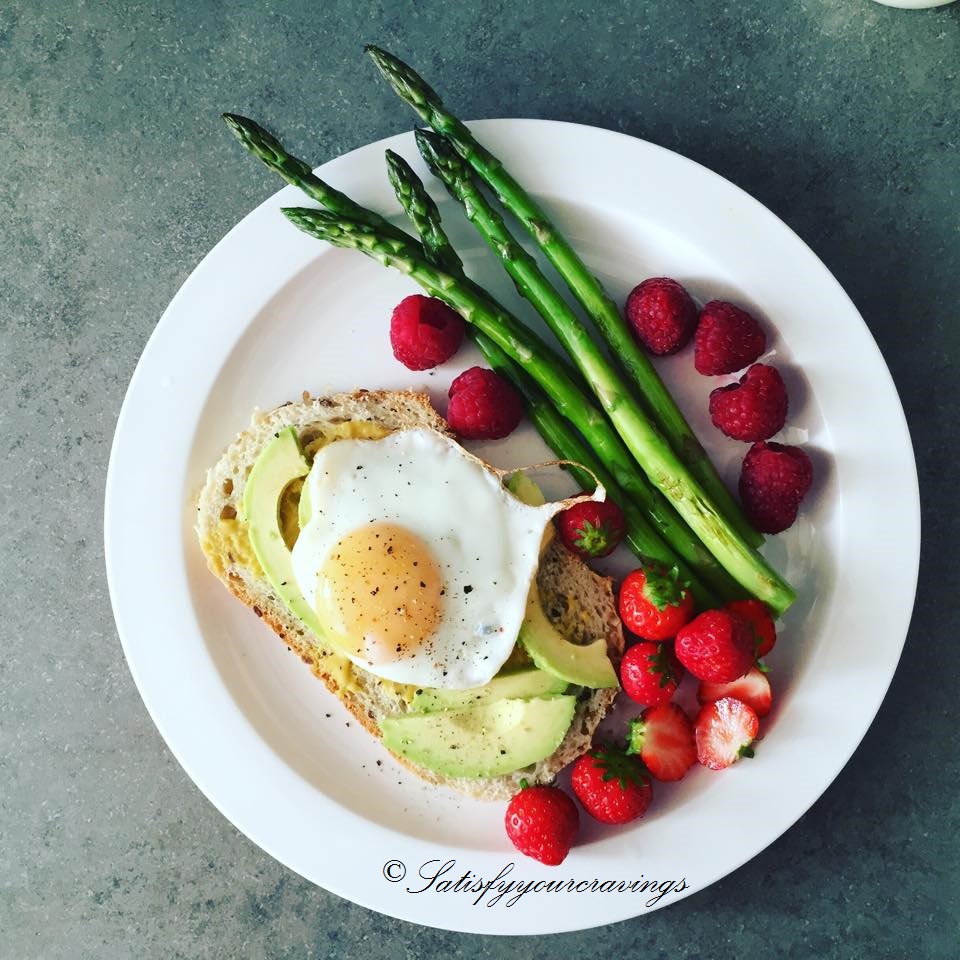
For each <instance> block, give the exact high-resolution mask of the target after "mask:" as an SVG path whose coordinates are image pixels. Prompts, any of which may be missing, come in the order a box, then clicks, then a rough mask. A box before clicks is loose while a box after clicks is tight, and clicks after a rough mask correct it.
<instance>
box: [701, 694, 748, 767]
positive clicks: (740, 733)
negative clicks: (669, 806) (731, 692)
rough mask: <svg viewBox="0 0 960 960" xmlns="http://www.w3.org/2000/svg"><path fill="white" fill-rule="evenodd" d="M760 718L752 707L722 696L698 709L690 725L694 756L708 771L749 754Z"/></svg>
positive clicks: (728, 764) (727, 764) (725, 765)
mask: <svg viewBox="0 0 960 960" xmlns="http://www.w3.org/2000/svg"><path fill="white" fill-rule="evenodd" d="M759 727H760V721H759V720H758V719H757V714H756V713H755V712H754V710H753V708H752V707H748V706H747V705H746V704H745V703H743V702H742V701H741V700H737V699H736V698H734V697H723V698H722V699H720V700H715V701H714V702H713V703H707V704H705V705H704V706H703V707H701V708H700V713H698V714H697V719H696V722H695V723H694V725H693V729H694V735H695V736H696V741H697V759H698V760H699V761H700V762H701V763H702V764H703V765H704V766H705V767H709V768H710V769H711V770H723V769H724V767H729V766H730V764H731V763H735V762H736V761H737V760H739V759H740V757H752V756H753V749H752V748H751V746H750V745H751V744H752V743H753V741H754V740H755V739H756V736H757V730H758V729H759Z"/></svg>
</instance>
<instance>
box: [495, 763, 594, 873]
mask: <svg viewBox="0 0 960 960" xmlns="http://www.w3.org/2000/svg"><path fill="white" fill-rule="evenodd" d="M520 785H521V787H522V789H521V790H520V792H519V793H516V794H514V796H513V798H512V799H511V800H510V803H509V804H508V806H507V813H506V816H505V817H504V825H505V826H506V828H507V836H508V837H509V838H510V840H511V842H512V843H513V845H514V846H515V847H516V848H517V849H518V850H519V851H520V852H521V853H522V854H525V855H526V856H528V857H532V858H533V859H534V860H539V861H540V863H545V864H547V865H548V866H551V867H555V866H556V865H557V864H558V863H563V861H564V859H565V858H566V856H567V854H568V853H569V852H570V848H571V847H572V846H573V841H574V840H575V839H576V836H577V830H578V829H579V828H580V814H579V813H578V812H577V805H576V804H575V803H574V802H573V800H571V799H570V797H569V796H568V795H567V794H565V793H564V792H563V791H562V790H561V789H560V788H559V787H528V786H527V782H526V780H521V781H520Z"/></svg>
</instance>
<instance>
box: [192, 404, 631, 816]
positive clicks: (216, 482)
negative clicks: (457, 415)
mask: <svg viewBox="0 0 960 960" xmlns="http://www.w3.org/2000/svg"><path fill="white" fill-rule="evenodd" d="M345 423H351V424H356V425H358V429H364V426H368V427H369V429H370V431H371V432H373V433H376V432H380V431H383V432H390V431H394V430H402V429H410V428H414V427H427V428H430V429H433V430H437V431H438V432H440V433H443V434H448V430H447V425H446V423H445V422H444V420H443V419H442V418H441V417H440V416H439V415H438V414H437V413H436V411H435V410H434V409H433V407H432V406H431V405H430V400H429V398H428V397H427V395H426V394H422V393H408V392H395V391H367V390H359V391H356V392H354V393H342V394H334V395H332V396H328V397H319V398H313V399H311V398H309V397H308V395H306V394H305V395H304V399H303V400H302V401H297V402H295V403H288V404H285V405H283V406H281V407H277V408H276V409H275V410H271V411H269V412H267V413H257V414H255V415H254V417H253V421H252V423H251V425H250V427H249V428H248V429H246V430H244V431H243V432H241V433H240V434H239V435H238V436H237V437H236V439H235V440H234V441H233V442H232V443H231V444H230V446H229V447H227V449H226V451H225V452H224V453H223V455H222V456H221V457H220V459H219V460H218V461H217V463H216V464H215V465H214V466H213V467H212V468H211V469H210V470H209V471H208V473H207V479H206V483H205V484H204V487H203V490H202V491H201V493H200V497H199V500H198V506H197V528H196V529H197V535H198V537H199V540H200V545H201V548H202V549H203V552H204V554H205V556H206V558H207V564H208V566H209V567H210V570H211V571H212V572H213V573H214V574H215V575H216V576H217V577H218V578H219V579H220V580H221V581H222V582H223V583H224V584H225V585H226V587H227V588H228V589H229V590H230V591H231V592H232V593H233V594H234V595H235V596H236V597H238V598H239V599H240V600H241V601H243V603H245V604H246V605H247V606H248V607H250V608H252V609H253V611H254V613H256V614H257V616H259V617H260V618H261V619H262V620H263V621H264V622H265V623H267V624H268V625H269V626H270V627H271V628H272V629H273V630H274V632H275V633H276V634H277V635H278V636H279V637H280V639H281V640H282V641H283V642H284V643H285V644H286V645H287V646H288V647H290V648H291V649H292V650H295V651H296V652H297V653H298V654H299V656H300V657H301V659H302V660H303V661H304V662H305V663H306V664H308V665H309V666H310V667H311V669H312V670H313V672H314V673H315V674H316V675H317V676H318V677H319V678H320V679H321V680H323V682H324V683H325V684H326V686H327V687H328V689H329V690H330V691H331V692H332V693H334V694H335V695H336V696H337V697H338V698H339V699H340V700H341V701H342V702H343V704H344V705H345V706H346V707H347V709H348V710H349V711H350V712H351V713H352V714H353V715H354V716H355V717H356V718H357V719H358V720H359V721H360V723H362V724H363V726H364V727H365V728H366V729H367V730H368V731H369V732H370V733H371V734H373V736H375V737H378V738H379V736H380V727H379V721H380V719H381V718H382V717H385V716H388V715H390V714H398V713H404V712H406V711H407V710H408V697H406V696H405V695H404V692H405V691H404V688H402V687H400V686H399V685H397V684H392V683H389V682H385V681H382V680H381V679H380V678H379V677H376V676H374V675H373V674H370V673H368V672H367V671H364V670H362V669H361V668H359V667H356V666H353V665H351V666H350V668H349V672H348V673H347V674H345V673H344V670H343V668H342V667H341V666H340V661H339V660H338V658H336V657H335V656H334V655H333V654H332V651H331V650H330V649H329V648H327V647H326V646H325V645H324V641H323V638H322V637H317V636H315V635H314V634H313V633H311V632H310V631H309V630H308V629H307V628H306V627H305V626H304V625H303V624H302V623H301V622H300V621H299V620H298V619H297V618H296V617H294V616H293V615H292V614H291V613H290V612H289V611H288V610H287V608H286V606H285V605H284V604H283V603H282V602H281V601H280V600H279V598H278V597H277V596H276V595H275V593H274V591H273V588H272V587H271V585H270V583H269V581H268V580H267V579H266V577H265V576H264V574H263V571H262V570H261V569H260V566H259V564H258V563H257V561H256V557H255V556H254V555H253V551H252V549H251V548H250V545H249V540H248V539H247V534H246V528H245V526H244V524H243V522H242V520H241V519H239V516H238V514H239V512H240V504H241V502H242V499H243V491H244V486H245V484H246V480H247V477H248V475H249V473H250V470H251V468H252V467H253V464H254V462H255V461H256V459H257V457H258V455H259V454H260V451H261V450H262V449H263V447H264V446H265V445H266V444H267V442H269V441H270V440H271V439H272V438H273V437H274V435H275V434H276V432H277V431H278V430H281V429H282V428H284V427H287V426H293V427H295V428H296V430H297V432H298V435H299V437H300V441H301V444H302V445H303V446H304V447H309V446H310V445H311V443H313V442H315V441H317V440H318V438H322V437H324V436H325V435H328V434H330V433H335V432H336V431H337V428H338V425H342V424H345ZM352 429H353V428H352ZM537 585H538V587H539V589H540V595H541V599H542V601H543V606H544V610H545V611H546V613H547V616H548V617H549V618H550V620H551V621H552V622H553V623H554V624H555V626H556V627H557V629H558V630H559V631H560V632H561V633H562V634H563V635H564V636H566V637H567V638H568V639H570V640H571V641H573V642H575V643H590V642H592V641H594V640H596V639H597V638H600V637H602V638H604V639H605V640H606V643H607V649H608V651H609V654H610V657H611V659H612V660H613V662H614V664H615V665H616V664H618V663H619V659H620V656H621V654H622V653H623V643H624V641H623V630H622V627H621V624H620V618H619V617H618V615H617V607H616V602H615V600H614V596H613V590H612V586H611V581H610V579H609V578H607V577H601V576H599V575H597V574H596V573H594V572H593V571H592V570H590V569H589V568H588V567H587V566H586V564H584V563H583V562H581V561H580V560H578V559H577V558H576V557H574V556H573V555H572V554H570V553H569V551H567V550H566V549H565V548H564V547H562V546H560V545H559V544H558V543H556V542H554V543H553V544H552V545H551V546H550V547H549V548H548V549H547V551H546V552H545V554H544V556H543V558H542V560H541V563H540V567H539V570H538V573H537ZM616 693H617V691H616V690H615V689H612V690H611V689H606V690H594V691H588V692H586V693H585V695H584V696H583V697H581V699H580V700H579V701H578V703H577V707H576V711H575V713H574V719H573V722H572V724H571V726H570V729H569V730H568V732H567V735H566V737H565V738H564V739H563V741H562V743H561V744H560V746H559V747H558V748H557V750H556V751H555V752H554V753H553V754H551V755H550V756H549V757H547V758H546V759H544V760H541V761H540V762H539V763H537V764H535V765H534V766H533V767H528V768H525V769H524V770H520V771H516V772H514V773H511V774H508V775H505V776H501V777H493V778H487V779H472V778H466V777H460V778H451V777H445V776H442V775H440V774H437V773H434V772H433V771H430V770H426V769H424V768H422V767H419V766H417V765H416V764H413V763H411V762H410V761H408V760H406V759H404V758H400V757H398V758H397V759H398V760H400V762H402V763H403V764H404V765H405V766H407V767H409V768H410V769H411V770H413V771H414V772H415V773H416V774H418V775H419V776H420V777H422V778H423V779H424V780H427V781H429V782H430V783H436V784H443V785H445V786H449V787H453V788H454V789H456V790H459V791H461V792H463V793H467V794H469V795H471V796H473V797H477V798H482V799H490V800H494V799H506V798H508V797H510V796H512V795H513V794H514V793H516V791H517V790H518V789H519V788H520V781H521V779H524V778H525V779H526V780H527V781H528V782H529V783H531V784H532V783H545V782H549V781H550V780H552V779H553V777H554V776H555V775H556V774H557V772H558V771H560V770H561V769H562V768H563V767H565V766H566V765H567V764H569V763H571V762H572V761H573V760H575V759H576V758H577V757H578V756H580V754H582V753H584V752H585V751H586V750H587V749H588V748H589V746H590V743H591V739H592V737H593V733H594V731H595V730H596V727H597V724H598V723H599V722H600V720H601V719H603V716H604V714H605V713H606V712H607V710H608V709H609V708H610V706H611V704H612V703H613V701H614V699H615V697H616Z"/></svg>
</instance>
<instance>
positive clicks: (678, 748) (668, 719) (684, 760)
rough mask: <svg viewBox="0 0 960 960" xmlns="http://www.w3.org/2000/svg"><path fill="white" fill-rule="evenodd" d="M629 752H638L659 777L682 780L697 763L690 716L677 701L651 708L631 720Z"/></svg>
mask: <svg viewBox="0 0 960 960" xmlns="http://www.w3.org/2000/svg"><path fill="white" fill-rule="evenodd" d="M627 753H636V754H639V755H640V759H641V760H642V761H643V762H644V764H645V765H646V768H647V769H648V770H649V771H650V772H651V773H652V774H653V775H654V776H655V777H656V778H657V779H658V780H682V779H683V775H684V774H685V773H686V772H687V771H688V770H689V769H690V768H691V767H692V766H693V765H694V764H695V763H696V762H697V744H696V741H695V740H694V736H693V724H692V723H691V722H690V718H689V717H688V716H687V715H686V714H685V713H684V712H683V710H682V709H681V707H680V706H679V705H678V704H676V703H664V704H661V705H660V706H657V707H648V708H647V709H646V710H644V711H643V713H642V714H640V716H639V717H638V718H637V719H636V720H631V721H630V733H629V735H628V737H627Z"/></svg>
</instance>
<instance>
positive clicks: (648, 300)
mask: <svg viewBox="0 0 960 960" xmlns="http://www.w3.org/2000/svg"><path fill="white" fill-rule="evenodd" d="M624 313H626V315H627V321H628V322H629V324H630V326H631V327H632V328H633V332H634V334H635V336H636V338H637V339H638V340H639V341H640V342H641V343H642V344H643V345H644V346H645V347H646V348H647V350H649V351H650V353H652V354H655V355H656V356H658V357H663V356H666V355H667V354H670V353H676V352H677V351H678V350H680V349H681V348H682V347H685V346H686V345H687V343H689V341H690V338H691V337H692V336H693V331H694V329H695V327H696V326H697V307H696V305H695V304H694V302H693V300H691V299H690V294H689V293H687V291H686V290H684V288H683V287H682V286H681V285H680V284H679V283H677V281H676V280H671V279H670V278H669V277H651V278H650V279H649V280H644V281H643V283H641V284H640V285H639V286H636V287H634V288H633V290H631V291H630V296H628V297H627V305H626V308H625V309H624Z"/></svg>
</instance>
